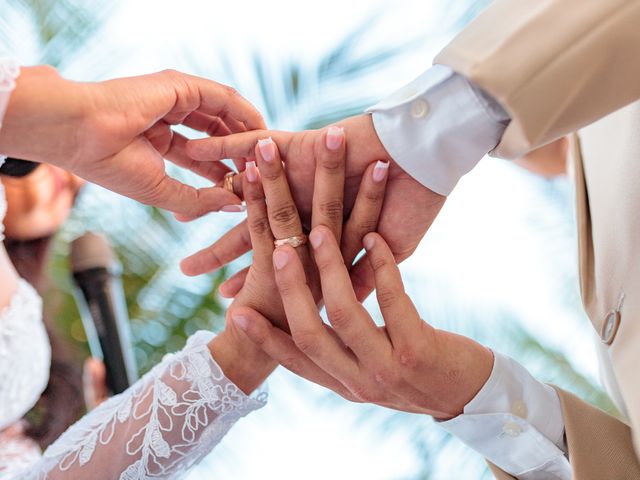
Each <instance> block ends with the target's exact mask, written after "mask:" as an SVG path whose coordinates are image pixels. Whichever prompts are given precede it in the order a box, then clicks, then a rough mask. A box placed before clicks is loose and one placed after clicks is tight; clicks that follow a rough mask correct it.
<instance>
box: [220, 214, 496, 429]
mask: <svg viewBox="0 0 640 480" xmlns="http://www.w3.org/2000/svg"><path fill="white" fill-rule="evenodd" d="M309 238H310V242H311V244H312V245H313V254H314V258H315V261H316V263H317V266H318V270H319V272H320V280H321V284H322V294H323V297H324V300H325V303H326V307H327V316H328V318H329V321H330V322H331V325H332V327H333V328H331V327H328V326H327V325H325V324H324V323H323V322H322V319H321V318H320V316H319V314H318V310H317V308H316V305H315V302H314V299H313V295H312V293H311V291H310V290H309V288H308V287H307V285H306V284H305V282H304V272H303V268H302V265H301V264H300V261H299V259H298V258H297V256H296V255H295V254H294V252H293V251H292V249H291V248H290V247H288V246H285V247H281V248H278V249H277V250H276V251H275V252H274V254H273V263H274V266H275V274H276V281H277V284H278V289H279V292H280V294H281V295H282V300H283V304H284V308H285V311H286V313H287V318H288V319H289V326H290V329H291V335H290V336H289V335H288V334H286V333H285V332H283V331H282V330H280V329H278V328H275V327H273V326H272V325H271V323H270V322H269V321H268V320H267V319H266V318H265V317H264V316H263V315H260V314H259V313H258V312H256V311H255V310H252V309H250V308H238V309H235V310H234V312H233V314H232V318H233V321H234V323H235V324H236V325H237V326H238V327H239V328H241V329H242V330H243V331H244V332H245V333H246V334H247V335H248V336H249V338H251V340H253V341H254V342H255V343H256V345H260V346H261V348H262V349H263V350H264V351H265V352H266V353H268V354H269V356H271V357H272V358H274V359H275V360H277V361H278V362H280V363H282V364H283V365H284V366H285V367H286V368H288V369H289V370H291V371H293V372H294V373H296V374H298V375H300V376H302V377H305V378H307V379H309V380H311V381H313V382H315V383H319V384H321V385H324V386H326V387H328V388H330V389H331V390H333V391H335V392H337V393H338V394H340V395H342V396H343V397H345V398H347V399H350V400H353V401H358V402H371V403H376V404H378V405H383V406H386V407H389V408H393V409H396V410H403V411H407V412H414V413H426V414H429V415H433V416H434V417H437V418H440V419H448V418H452V417H454V416H456V415H459V414H460V413H462V411H463V408H464V406H465V405H466V404H467V403H468V402H469V401H470V400H471V399H472V398H473V397H474V396H475V395H476V394H477V392H478V391H479V390H480V388H482V386H483V385H484V384H485V382H486V381H487V379H488V378H489V375H490V373H491V369H492V367H493V354H492V353H491V351H490V350H488V349H487V348H485V347H483V346H482V345H480V344H478V343H476V342H474V341H473V340H470V339H468V338H465V337H462V336H460V335H455V334H452V333H448V332H445V331H442V330H437V329H435V328H433V327H432V326H431V325H429V324H428V323H426V322H424V321H423V320H422V319H421V318H420V316H419V315H418V312H417V311H416V309H415V307H414V305H413V303H412V302H411V300H410V299H409V297H408V296H407V294H406V293H405V291H404V287H403V284H402V279H401V277H400V271H399V269H398V267H397V266H396V264H395V261H394V257H393V254H392V253H391V251H390V249H389V247H388V246H387V244H386V243H385V241H384V240H383V239H382V237H381V236H380V235H378V234H375V233H370V234H368V235H367V236H366V237H365V238H364V246H365V248H366V251H367V258H368V260H367V261H368V262H369V263H370V266H371V269H372V270H373V272H374V278H375V286H376V294H377V299H378V303H379V305H380V309H381V312H382V316H383V317H384V320H385V326H384V327H377V326H376V324H375V323H374V322H373V320H372V319H371V317H370V316H369V314H368V313H367V311H366V310H365V308H364V307H363V306H362V305H361V304H360V303H359V302H358V300H357V298H356V295H355V293H354V290H353V287H352V285H351V282H350V279H349V274H348V271H347V269H346V267H345V265H344V263H343V262H342V259H341V257H340V251H339V248H338V245H337V244H336V242H335V240H334V238H333V235H332V234H331V232H330V231H329V230H327V229H326V228H325V227H322V226H321V227H317V228H315V229H314V230H313V231H312V232H311V235H310V237H309Z"/></svg>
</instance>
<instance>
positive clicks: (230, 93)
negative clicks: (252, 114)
mask: <svg viewBox="0 0 640 480" xmlns="http://www.w3.org/2000/svg"><path fill="white" fill-rule="evenodd" d="M224 91H225V93H226V94H227V95H228V96H229V97H239V96H240V93H239V92H238V90H236V89H235V88H233V87H230V86H229V85H225V87H224Z"/></svg>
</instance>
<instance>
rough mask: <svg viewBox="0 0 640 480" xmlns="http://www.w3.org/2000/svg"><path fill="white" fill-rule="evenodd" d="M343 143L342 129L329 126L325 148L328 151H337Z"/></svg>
mask: <svg viewBox="0 0 640 480" xmlns="http://www.w3.org/2000/svg"><path fill="white" fill-rule="evenodd" d="M343 141H344V128H342V127H336V126H335V125H334V126H331V127H329V130H327V140H326V143H327V148H328V149H329V150H338V149H339V148H340V146H341V145H342V142H343Z"/></svg>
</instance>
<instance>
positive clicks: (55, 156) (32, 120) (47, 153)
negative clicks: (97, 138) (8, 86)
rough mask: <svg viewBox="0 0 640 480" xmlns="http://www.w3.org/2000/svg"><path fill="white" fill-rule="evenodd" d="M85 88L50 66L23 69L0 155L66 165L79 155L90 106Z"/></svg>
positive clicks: (0, 132) (0, 141) (2, 131)
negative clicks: (63, 76) (68, 160)
mask: <svg viewBox="0 0 640 480" xmlns="http://www.w3.org/2000/svg"><path fill="white" fill-rule="evenodd" d="M86 85H87V84H82V83H76V82H72V81H70V80H66V79H64V78H62V77H61V76H60V75H59V74H58V72H57V71H56V70H55V69H54V68H52V67H49V66H40V67H25V68H22V69H21V72H20V76H19V77H18V78H17V80H16V87H15V89H14V90H13V92H12V93H11V97H10V99H9V103H8V106H7V110H6V114H5V117H4V121H3V125H2V129H0V152H2V153H3V154H5V155H7V156H12V157H16V158H22V159H25V160H33V161H39V162H47V163H52V164H56V165H58V166H65V164H66V161H67V159H71V158H73V157H74V156H77V155H78V152H79V148H78V147H79V145H80V141H81V138H82V136H83V134H82V131H81V128H82V126H83V125H84V123H85V119H86V116H87V111H88V108H87V107H88V105H89V102H88V95H87V89H86V88H85V86H86Z"/></svg>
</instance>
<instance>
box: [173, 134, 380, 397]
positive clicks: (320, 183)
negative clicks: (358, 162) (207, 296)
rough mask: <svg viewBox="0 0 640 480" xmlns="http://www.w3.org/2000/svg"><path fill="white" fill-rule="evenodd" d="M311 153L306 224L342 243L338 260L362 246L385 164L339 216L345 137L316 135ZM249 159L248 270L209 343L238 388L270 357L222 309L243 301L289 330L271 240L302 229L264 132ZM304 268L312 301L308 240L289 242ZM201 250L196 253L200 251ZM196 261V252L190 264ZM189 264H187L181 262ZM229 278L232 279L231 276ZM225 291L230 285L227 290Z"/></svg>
mask: <svg viewBox="0 0 640 480" xmlns="http://www.w3.org/2000/svg"><path fill="white" fill-rule="evenodd" d="M318 141H321V142H322V143H321V145H319V146H318V150H317V153H316V157H315V158H316V162H315V163H316V167H315V168H316V174H315V185H314V188H313V190H314V192H313V213H312V223H313V225H324V226H325V227H326V228H327V230H328V231H329V232H331V235H332V236H333V238H334V239H336V242H341V249H340V252H339V255H340V259H341V261H343V260H342V259H343V258H344V259H346V260H347V261H349V262H352V261H353V258H355V256H356V255H357V254H358V252H359V251H360V250H361V247H360V246H361V244H362V238H363V237H364V235H366V234H367V233H369V232H371V231H373V230H375V228H376V224H377V220H378V217H379V215H380V211H381V208H382V202H383V198H384V189H385V185H386V181H387V170H388V164H385V163H384V162H378V163H375V164H371V165H370V166H369V168H368V169H367V171H366V173H365V175H364V176H363V179H362V184H361V187H360V190H359V193H358V195H357V198H356V202H355V206H354V209H353V211H352V213H351V215H350V217H349V219H348V220H347V221H346V223H343V222H344V218H343V213H342V203H343V194H344V167H345V161H344V156H345V138H344V131H343V130H342V129H341V128H339V127H334V128H333V129H331V130H329V131H328V132H327V134H326V135H324V136H323V137H321V138H320V139H319V140H318ZM255 158H256V163H257V167H256V164H255V163H254V162H248V163H247V166H246V171H245V174H244V176H243V179H242V182H243V192H244V197H245V200H246V204H247V212H248V220H247V225H248V228H249V234H250V237H251V238H250V241H251V243H252V245H253V247H254V249H253V261H252V264H251V266H250V267H249V268H248V270H243V271H241V272H240V273H239V274H238V275H237V276H236V277H235V278H240V279H241V280H242V281H241V282H237V281H236V284H237V285H239V286H238V288H237V292H235V291H234V296H235V299H234V301H233V303H232V304H231V306H230V307H229V310H228V312H227V313H228V314H227V323H226V326H225V329H224V331H223V332H222V333H221V334H220V335H219V336H218V337H216V338H215V339H214V340H212V342H211V343H210V345H209V348H210V350H211V352H212V355H213V357H214V358H215V359H216V361H217V362H218V364H219V365H220V367H221V368H222V370H223V371H224V372H225V375H226V376H227V378H229V379H230V380H232V381H233V382H234V383H235V384H236V385H238V387H240V388H241V389H242V390H243V391H244V392H246V393H249V392H251V391H253V390H254V389H255V388H257V387H258V386H259V385H260V384H261V383H262V382H263V381H264V380H265V378H266V377H267V376H268V375H269V374H270V373H271V372H272V371H273V369H274V368H275V367H276V365H277V363H276V362H275V361H273V360H272V359H271V358H270V357H269V356H267V355H266V354H265V353H264V352H263V351H262V349H260V348H259V347H258V346H256V345H255V344H254V343H253V342H251V341H250V340H249V339H248V338H247V337H246V335H245V334H244V333H243V331H242V330H239V329H238V328H237V327H236V325H235V324H234V323H233V322H231V320H230V317H229V314H230V312H232V311H233V310H234V309H235V308H239V307H250V308H251V309H254V310H257V311H260V312H261V313H262V314H264V315H268V316H269V318H270V319H271V320H272V321H273V322H274V324H276V325H278V326H279V327H280V328H282V329H283V330H284V331H288V328H289V327H288V323H287V321H286V316H285V311H284V308H283V305H282V302H281V301H280V295H279V293H278V286H277V285H276V282H275V277H274V270H273V263H272V260H271V257H272V254H273V251H274V239H283V238H289V237H292V236H296V235H300V234H302V233H303V226H302V222H301V220H300V216H299V214H298V211H297V209H296V206H295V203H294V201H293V198H292V196H291V192H290V190H289V185H288V182H287V174H288V172H286V171H285V169H284V168H283V164H282V161H281V158H280V155H279V151H278V147H277V146H276V143H274V142H273V141H272V140H270V139H267V140H265V139H263V140H262V141H261V142H259V144H258V145H257V146H256V147H255ZM292 250H293V252H292V253H293V254H294V255H295V256H296V257H297V258H298V260H299V262H300V263H299V265H300V267H301V268H302V269H303V276H304V278H303V280H302V281H303V282H305V285H308V288H309V291H310V292H312V293H311V295H312V298H313V302H314V304H315V303H316V302H318V301H319V299H320V298H321V292H320V284H319V279H318V275H317V272H316V270H315V266H314V265H315V264H314V262H313V259H312V256H311V252H310V250H309V247H308V245H301V246H299V247H297V248H295V249H293V248H292ZM206 254H207V253H206V251H205V253H203V255H206ZM199 261H201V260H200V259H198V258H197V257H195V260H194V262H195V263H194V264H193V265H196V266H197V264H198V262H199ZM189 268H191V266H190V265H186V266H185V269H187V270H188V269H189ZM232 280H233V278H232ZM230 291H231V289H229V291H228V293H229V292H230Z"/></svg>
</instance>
